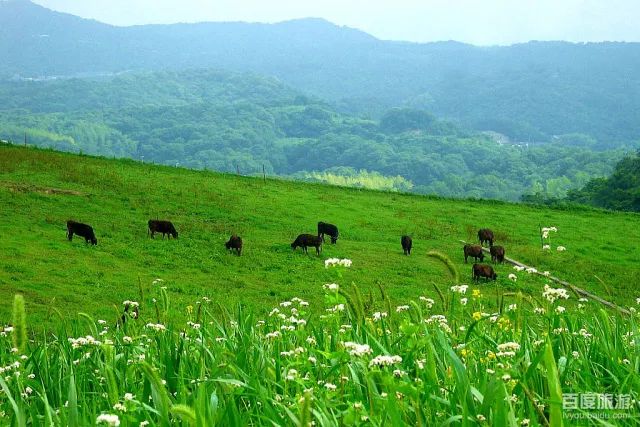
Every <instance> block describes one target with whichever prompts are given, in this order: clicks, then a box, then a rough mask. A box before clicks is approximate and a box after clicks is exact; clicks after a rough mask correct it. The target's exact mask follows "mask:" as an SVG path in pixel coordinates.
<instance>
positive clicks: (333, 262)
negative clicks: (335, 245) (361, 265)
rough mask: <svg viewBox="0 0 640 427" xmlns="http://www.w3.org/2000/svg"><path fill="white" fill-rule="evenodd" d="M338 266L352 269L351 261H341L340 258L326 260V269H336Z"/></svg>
mask: <svg viewBox="0 0 640 427" xmlns="http://www.w3.org/2000/svg"><path fill="white" fill-rule="evenodd" d="M336 265H341V266H343V267H351V260H350V259H346V258H344V259H340V258H328V259H326V260H324V268H329V267H335V266H336Z"/></svg>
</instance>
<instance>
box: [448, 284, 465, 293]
mask: <svg viewBox="0 0 640 427" xmlns="http://www.w3.org/2000/svg"><path fill="white" fill-rule="evenodd" d="M468 288H469V286H468V285H456V286H452V287H451V291H452V292H456V293H458V294H466V293H467V289H468Z"/></svg>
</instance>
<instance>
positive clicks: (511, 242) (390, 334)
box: [0, 145, 640, 427]
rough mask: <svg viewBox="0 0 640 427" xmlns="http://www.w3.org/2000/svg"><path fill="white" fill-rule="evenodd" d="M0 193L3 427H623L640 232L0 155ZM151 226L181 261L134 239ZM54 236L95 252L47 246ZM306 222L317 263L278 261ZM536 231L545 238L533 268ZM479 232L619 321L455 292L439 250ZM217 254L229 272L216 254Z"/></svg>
mask: <svg viewBox="0 0 640 427" xmlns="http://www.w3.org/2000/svg"><path fill="white" fill-rule="evenodd" d="M0 171H1V174H0V197H1V200H0V202H1V203H0V206H1V209H2V210H3V211H2V214H3V215H2V218H3V221H2V222H1V225H0V238H1V243H2V244H1V248H2V256H1V257H0V292H2V297H1V298H0V304H1V310H0V313H2V318H1V319H0V374H1V375H0V425H12V426H20V427H22V426H86V425H101V426H104V425H107V426H115V427H119V426H123V427H125V426H169V425H185V426H202V427H204V426H214V425H220V426H245V425H256V426H262V425H265V426H267V425H268V426H273V425H287V426H289V425H291V426H304V427H307V426H311V425H316V426H337V425H362V426H386V425H394V426H404V425H406V426H427V425H438V426H443V427H444V426H452V425H455V426H458V425H460V426H509V427H518V426H551V427H562V426H564V425H568V426H569V425H602V426H617V425H637V423H638V409H639V407H640V405H639V404H638V402H639V396H638V392H637V391H638V390H639V389H640V376H639V375H638V372H639V369H640V351H639V348H640V347H639V346H638V345H637V342H639V341H638V340H640V330H639V328H638V318H639V317H638V316H639V314H638V307H639V306H640V298H637V297H638V296H639V295H638V294H639V293H638V291H637V290H636V285H637V283H639V282H640V280H639V279H640V277H639V271H638V270H639V269H638V268H637V260H636V259H635V256H636V254H637V247H638V244H639V243H640V221H639V218H640V217H639V216H638V215H632V214H620V213H611V212H605V211H597V210H591V209H580V210H552V209H548V208H536V207H532V206H525V205H516V204H507V203H497V202H491V201H479V200H447V199H440V198H429V197H421V196H415V195H405V194H397V193H385V192H375V191H364V190H358V189H353V188H339V187H330V186H323V185H314V184H303V183H295V182H289V181H281V180H274V179H266V180H265V179H262V178H260V177H239V176H233V175H223V174H217V173H209V172H196V171H189V170H185V169H179V168H170V167H166V166H154V165H147V164H141V163H135V162H133V161H129V160H114V159H104V158H94V157H85V156H78V155H71V154H63V153H58V152H53V151H46V150H39V149H33V148H24V147H15V146H7V145H2V146H0ZM149 218H163V219H170V220H172V221H173V222H174V224H175V225H176V227H177V228H178V231H179V238H178V239H175V240H174V239H171V240H168V239H164V240H163V239H162V238H161V237H156V239H150V238H149V237H148V236H147V231H146V223H147V220H148V219H149ZM67 219H75V220H77V221H82V222H86V223H89V224H91V225H92V226H93V227H94V229H95V231H96V234H97V237H98V245H97V246H90V245H87V244H86V243H85V242H84V241H83V239H78V238H75V239H74V241H73V242H69V241H67V240H66V236H65V234H66V229H65V222H66V220H67ZM318 220H324V221H328V222H333V223H335V224H337V225H338V226H339V227H340V230H341V233H340V239H339V240H338V243H337V244H336V245H330V244H326V245H325V246H324V249H323V252H322V254H321V256H316V255H315V253H313V252H314V251H313V250H312V251H310V254H309V255H305V254H303V253H302V252H301V251H300V250H297V251H295V252H294V251H292V250H291V247H290V243H291V241H292V240H293V239H294V238H295V237H296V236H297V234H299V233H302V232H310V233H313V232H314V231H315V227H316V223H317V221H318ZM540 226H546V227H550V226H554V227H556V228H557V230H558V231H557V232H551V233H550V238H549V239H546V240H544V243H545V244H548V245H550V250H543V249H542V247H541V245H542V243H543V242H541V237H540V233H539V229H540ZM480 227H490V228H492V229H493V230H494V231H495V234H496V237H497V243H500V244H503V245H504V246H505V247H506V248H507V255H508V256H510V257H512V258H515V259H517V260H520V261H522V262H525V263H527V264H529V265H532V266H534V267H536V268H537V269H538V270H540V271H550V272H551V273H553V274H554V275H555V276H558V277H560V278H562V279H564V280H567V281H569V282H571V283H573V284H575V285H577V286H579V287H582V288H585V289H586V290H588V291H590V292H593V293H595V294H597V295H599V296H601V297H603V298H605V299H608V300H610V301H613V302H616V303H618V304H620V305H622V306H625V307H627V308H628V309H629V314H621V313H618V312H616V311H611V310H605V309H603V308H602V306H600V305H599V303H597V302H596V301H591V300H589V299H585V298H579V296H578V295H574V294H572V293H571V292H569V291H568V290H566V289H562V288H561V287H557V286H556V285H553V286H551V287H549V286H547V284H546V282H547V279H546V278H544V277H542V276H539V275H532V274H528V273H526V272H517V271H515V270H514V269H513V268H511V267H510V266H508V265H498V266H495V267H496V269H497V272H498V280H497V281H495V282H490V283H486V282H482V281H481V282H480V283H477V284H473V283H470V282H471V278H470V271H471V263H469V264H466V265H465V264H464V261H463V256H462V244H461V243H460V240H461V239H464V240H469V241H472V240H475V235H476V231H477V229H478V228H480ZM234 232H235V233H238V234H239V235H241V236H242V237H243V239H244V242H245V249H244V251H243V255H242V256H241V257H238V256H235V255H232V254H230V253H227V251H226V249H225V248H224V242H225V241H226V239H227V238H228V237H229V235H230V234H231V233H234ZM402 234H410V235H412V236H413V241H414V248H413V252H412V255H411V256H404V255H403V254H402V250H401V247H400V242H399V240H400V236H401V235H402ZM558 246H564V247H565V248H566V250H565V251H557V250H556V248H557V247H558ZM433 250H435V251H438V252H439V255H438V256H429V255H427V253H428V252H429V251H433ZM329 257H336V258H341V259H344V258H347V259H349V260H351V261H352V264H351V266H348V267H347V266H330V267H328V268H327V267H325V263H324V260H325V259H327V258H329ZM456 272H459V275H460V277H459V280H458V281H456V280H455V279H454V277H455V274H456ZM509 274H515V275H516V280H515V281H514V280H512V279H510V278H508V276H509ZM464 282H466V283H469V285H468V286H467V284H464ZM124 301H127V304H128V305H129V306H130V307H134V306H135V307H138V308H139V316H138V315H133V313H138V312H137V311H134V310H130V311H129V312H128V314H125V315H122V313H123V308H124V307H123V302H124ZM121 316H122V317H121ZM122 319H123V320H122Z"/></svg>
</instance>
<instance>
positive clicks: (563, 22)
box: [35, 0, 640, 45]
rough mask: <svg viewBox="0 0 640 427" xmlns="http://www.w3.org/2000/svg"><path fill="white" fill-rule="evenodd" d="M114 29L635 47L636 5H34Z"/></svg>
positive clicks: (571, 1) (259, 1) (201, 0)
mask: <svg viewBox="0 0 640 427" xmlns="http://www.w3.org/2000/svg"><path fill="white" fill-rule="evenodd" d="M35 2H36V3H38V4H41V5H43V6H46V7H49V8H51V9H55V10H59V11H64V12H68V13H72V14H74V15H80V16H83V17H86V18H93V19H96V20H98V21H102V22H107V23H110V24H114V25H133V24H149V23H174V22H202V21H249V22H279V21H284V20H288V19H294V18H305V17H321V18H325V19H327V20H329V21H331V22H334V23H336V24H339V25H347V26H349V27H353V28H358V29H361V30H363V31H366V32H368V33H370V34H372V35H374V36H376V37H378V38H381V39H387V40H408V41H417V42H428V41H437V40H459V41H463V42H468V43H473V44H476V45H492V44H511V43H517V42H525V41H529V40H569V41H603V40H617V41H640V25H639V24H638V22H639V21H640V0H422V1H421V0H351V1H350V0H290V1H286V0H208V1H207V0H35Z"/></svg>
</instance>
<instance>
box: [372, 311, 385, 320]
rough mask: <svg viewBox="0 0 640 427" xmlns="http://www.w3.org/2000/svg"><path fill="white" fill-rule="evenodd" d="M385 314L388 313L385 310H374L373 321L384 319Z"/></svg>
mask: <svg viewBox="0 0 640 427" xmlns="http://www.w3.org/2000/svg"><path fill="white" fill-rule="evenodd" d="M387 316H388V314H387V312H385V311H382V312H380V311H376V312H375V313H373V321H374V322H377V321H378V320H380V319H384V318H385V317H387Z"/></svg>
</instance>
